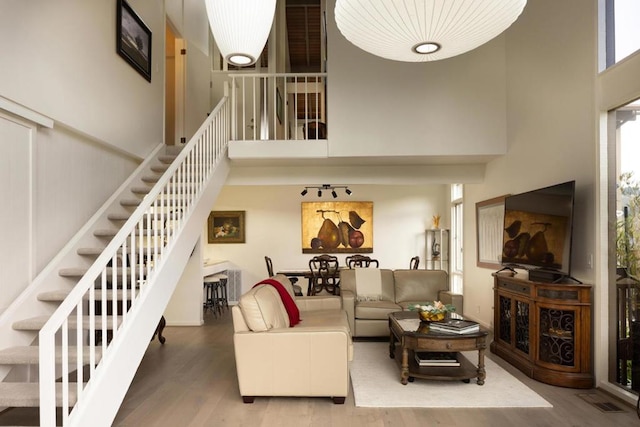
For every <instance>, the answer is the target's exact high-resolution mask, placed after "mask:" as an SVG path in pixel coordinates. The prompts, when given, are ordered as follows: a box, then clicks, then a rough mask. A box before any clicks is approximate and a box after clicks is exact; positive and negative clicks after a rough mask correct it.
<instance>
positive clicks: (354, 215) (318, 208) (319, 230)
mask: <svg viewBox="0 0 640 427" xmlns="http://www.w3.org/2000/svg"><path fill="white" fill-rule="evenodd" d="M371 252H373V202H303V203H302V253H305V254H307V253H308V254H315V253H371Z"/></svg>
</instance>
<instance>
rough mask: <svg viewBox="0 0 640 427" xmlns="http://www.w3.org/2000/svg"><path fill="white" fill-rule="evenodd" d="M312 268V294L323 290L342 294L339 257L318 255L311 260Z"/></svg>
mask: <svg viewBox="0 0 640 427" xmlns="http://www.w3.org/2000/svg"><path fill="white" fill-rule="evenodd" d="M309 270H311V274H312V278H311V286H310V291H311V292H310V294H311V295H317V294H319V293H320V292H322V291H323V290H324V291H326V292H327V293H329V294H332V295H340V276H339V275H340V265H339V263H338V257H335V256H333V255H326V254H323V255H318V256H315V257H313V258H311V260H309Z"/></svg>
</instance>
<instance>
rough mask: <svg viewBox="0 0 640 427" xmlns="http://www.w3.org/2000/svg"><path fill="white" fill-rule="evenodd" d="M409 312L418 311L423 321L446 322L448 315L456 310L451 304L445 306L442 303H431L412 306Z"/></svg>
mask: <svg viewBox="0 0 640 427" xmlns="http://www.w3.org/2000/svg"><path fill="white" fill-rule="evenodd" d="M409 310H413V311H417V312H418V313H419V315H420V318H421V319H422V320H426V321H428V322H439V321H441V320H444V317H445V315H446V314H447V313H453V312H454V311H456V308H455V307H454V306H453V305H451V304H443V303H442V302H441V301H431V302H428V303H424V304H412V305H410V306H409Z"/></svg>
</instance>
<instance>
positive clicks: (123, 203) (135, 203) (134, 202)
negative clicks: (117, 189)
mask: <svg viewBox="0 0 640 427" xmlns="http://www.w3.org/2000/svg"><path fill="white" fill-rule="evenodd" d="M120 205H121V206H138V205H140V199H122V200H120Z"/></svg>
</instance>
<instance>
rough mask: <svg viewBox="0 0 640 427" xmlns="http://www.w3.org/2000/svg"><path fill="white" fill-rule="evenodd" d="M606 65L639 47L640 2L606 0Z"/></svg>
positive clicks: (636, 0) (624, 56)
mask: <svg viewBox="0 0 640 427" xmlns="http://www.w3.org/2000/svg"><path fill="white" fill-rule="evenodd" d="M605 16H606V18H605V19H606V27H607V30H606V34H607V45H606V58H607V67H610V66H611V65H613V64H615V63H616V62H619V61H621V60H623V59H624V58H626V57H627V56H629V55H631V54H632V53H634V52H635V51H637V50H638V49H639V48H640V2H639V1H638V0H606V13H605Z"/></svg>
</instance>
